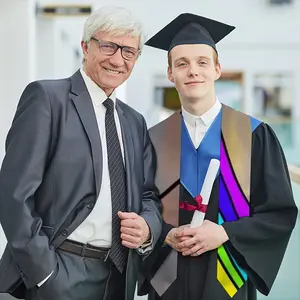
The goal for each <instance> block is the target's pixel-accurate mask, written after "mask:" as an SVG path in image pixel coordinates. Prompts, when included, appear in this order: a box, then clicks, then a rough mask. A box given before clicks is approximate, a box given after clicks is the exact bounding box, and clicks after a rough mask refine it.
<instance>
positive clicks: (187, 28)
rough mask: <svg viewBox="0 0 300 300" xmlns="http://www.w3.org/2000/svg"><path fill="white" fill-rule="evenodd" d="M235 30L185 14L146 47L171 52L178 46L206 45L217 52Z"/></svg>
mask: <svg viewBox="0 0 300 300" xmlns="http://www.w3.org/2000/svg"><path fill="white" fill-rule="evenodd" d="M234 29H235V27H234V26H230V25H227V24H224V23H221V22H218V21H215V20H212V19H208V18H204V17H201V16H198V15H194V14H190V13H184V14H181V15H179V16H178V17H177V18H175V19H174V20H173V21H172V22H171V23H169V24H168V25H167V26H165V27H164V28H163V29H161V30H160V31H159V32H158V33H157V34H155V35H154V36H153V37H152V38H150V39H149V40H148V41H147V42H146V43H145V45H147V46H151V47H154V48H158V49H162V50H166V51H168V52H169V51H171V49H172V48H174V47H175V46H178V45H187V44H206V45H209V46H211V47H212V48H213V49H215V51H216V52H217V49H216V44H217V43H218V42H219V41H220V40H222V39H223V38H224V37H225V36H227V35H228V34H229V33H230V32H231V31H232V30H234Z"/></svg>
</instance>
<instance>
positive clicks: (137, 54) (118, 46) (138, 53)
mask: <svg viewBox="0 0 300 300" xmlns="http://www.w3.org/2000/svg"><path fill="white" fill-rule="evenodd" d="M91 40H93V41H95V42H97V43H98V44H99V46H100V47H99V48H100V51H101V44H102V43H108V44H112V45H115V46H116V50H115V52H114V53H112V54H106V53H104V54H105V55H108V56H113V55H115V54H116V53H117V52H118V50H119V49H121V55H122V58H123V59H125V60H127V61H133V60H135V59H136V58H137V57H138V56H139V55H140V54H141V50H140V49H137V48H134V47H130V46H120V45H118V44H116V43H113V42H110V41H103V40H98V39H96V38H95V37H91ZM124 48H125V49H129V50H133V51H134V52H135V51H136V55H135V56H134V57H133V58H132V59H128V58H125V57H124V56H123V49H124Z"/></svg>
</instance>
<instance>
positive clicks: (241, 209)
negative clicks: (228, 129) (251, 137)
mask: <svg viewBox="0 0 300 300" xmlns="http://www.w3.org/2000/svg"><path fill="white" fill-rule="evenodd" d="M220 157H221V162H220V165H221V166H220V169H221V173H222V175H223V178H224V181H225V184H226V186H227V189H228V191H229V194H230V196H231V199H232V202H233V204H234V207H235V210H236V211H237V213H238V215H239V217H240V218H241V217H247V216H249V214H250V208H249V205H248V203H247V202H246V201H247V200H246V199H245V197H244V195H243V194H242V192H241V190H240V187H239V185H238V183H237V182H236V179H235V176H234V174H233V172H232V169H231V165H230V162H229V158H228V157H227V153H226V150H225V147H224V143H223V140H221V153H220Z"/></svg>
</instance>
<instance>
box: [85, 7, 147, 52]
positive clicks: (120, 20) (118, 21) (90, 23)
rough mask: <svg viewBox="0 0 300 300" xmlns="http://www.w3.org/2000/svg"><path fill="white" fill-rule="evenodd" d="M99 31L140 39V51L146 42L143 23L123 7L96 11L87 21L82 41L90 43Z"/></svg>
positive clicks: (104, 8) (103, 8)
mask: <svg viewBox="0 0 300 300" xmlns="http://www.w3.org/2000/svg"><path fill="white" fill-rule="evenodd" d="M98 31H104V32H107V33H109V34H111V35H113V36H121V35H128V36H136V37H139V40H140V45H139V49H140V50H142V48H143V45H144V43H145V40H146V35H145V32H144V29H143V26H142V24H141V22H140V21H139V20H138V19H137V18H136V17H135V16H134V15H133V14H132V13H131V12H130V11H128V10H127V9H125V8H123V7H114V6H104V7H102V8H100V9H98V10H96V11H94V12H93V13H92V14H91V15H90V16H89V17H88V18H87V20H86V21H85V24H84V28H83V36H82V40H83V41H84V42H86V43H89V42H90V40H91V38H92V37H93V35H94V34H95V33H97V32H98Z"/></svg>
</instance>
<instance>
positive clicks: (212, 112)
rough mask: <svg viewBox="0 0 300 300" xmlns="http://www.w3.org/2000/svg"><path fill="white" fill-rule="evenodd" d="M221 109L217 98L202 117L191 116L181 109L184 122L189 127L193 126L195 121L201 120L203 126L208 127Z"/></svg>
mask: <svg viewBox="0 0 300 300" xmlns="http://www.w3.org/2000/svg"><path fill="white" fill-rule="evenodd" d="M221 108H222V105H221V103H220V101H219V100H218V98H216V102H215V104H214V105H213V107H212V108H210V109H209V110H208V111H207V112H205V113H204V114H203V115H202V116H195V115H192V114H190V113H189V112H187V111H186V110H185V109H184V108H183V107H182V108H181V109H182V115H183V118H184V121H185V122H187V123H188V124H189V125H191V126H195V124H196V121H197V120H201V121H202V122H203V124H204V125H205V126H209V125H211V123H212V122H213V121H214V119H215V118H216V116H217V115H218V113H219V112H220V110H221Z"/></svg>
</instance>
